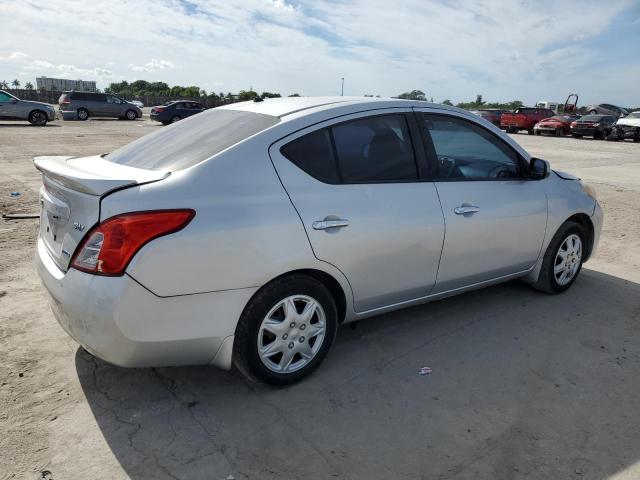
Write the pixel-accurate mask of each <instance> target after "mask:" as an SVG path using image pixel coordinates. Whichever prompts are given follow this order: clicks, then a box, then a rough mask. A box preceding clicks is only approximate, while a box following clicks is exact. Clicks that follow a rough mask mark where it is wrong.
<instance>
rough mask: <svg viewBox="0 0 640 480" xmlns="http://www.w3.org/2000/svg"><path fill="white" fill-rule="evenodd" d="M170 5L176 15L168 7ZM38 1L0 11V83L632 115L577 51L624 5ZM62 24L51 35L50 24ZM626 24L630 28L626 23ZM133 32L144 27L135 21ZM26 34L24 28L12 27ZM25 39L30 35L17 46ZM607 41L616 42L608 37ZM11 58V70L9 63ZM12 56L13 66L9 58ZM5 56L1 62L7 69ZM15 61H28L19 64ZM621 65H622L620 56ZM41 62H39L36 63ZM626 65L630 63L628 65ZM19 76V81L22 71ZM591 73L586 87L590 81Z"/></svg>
mask: <svg viewBox="0 0 640 480" xmlns="http://www.w3.org/2000/svg"><path fill="white" fill-rule="evenodd" d="M181 5H182V7H181ZM600 5H601V3H600V0H575V1H568V0H567V1H563V2H557V1H554V0H537V1H535V2H533V1H529V0H523V1H518V2H480V1H478V0H447V1H438V2H436V1H431V2H425V1H424V0H401V1H399V2H394V3H393V4H392V5H390V4H389V2H388V1H382V0H350V1H349V2H334V1H329V0H314V1H311V0H302V1H299V2H298V1H296V2H295V3H293V2H292V0H289V1H287V0H244V1H242V2H239V1H235V2H234V1H233V0H225V1H223V0H190V1H189V3H188V4H186V3H185V4H182V2H180V1H179V0H156V1H151V0H146V1H143V0H140V1H137V2H129V1H126V0H94V1H93V2H92V9H91V11H87V10H86V8H84V6H83V5H82V4H81V2H80V3H73V2H68V1H65V0H49V1H47V2H45V3H41V4H38V6H37V7H35V6H33V5H31V4H29V3H26V2H22V1H19V0H4V1H3V2H2V3H0V17H2V18H3V25H2V28H3V45H2V47H1V48H0V53H2V54H3V55H5V60H3V61H2V62H0V78H4V77H6V78H10V77H12V76H14V75H15V72H17V71H20V70H24V71H30V72H33V74H34V76H35V75H41V74H46V75H50V76H53V74H57V72H59V73H60V74H66V75H71V76H73V77H76V78H79V76H82V77H83V78H84V77H85V76H86V77H87V78H86V79H96V80H98V82H99V85H100V86H102V87H104V86H106V85H107V84H108V82H110V81H118V80H123V79H126V80H129V81H132V80H135V79H139V78H144V79H146V80H150V81H155V80H163V81H166V82H168V83H170V84H181V85H193V84H195V85H199V86H200V87H201V88H204V89H206V90H218V87H220V86H222V85H224V88H225V90H231V91H237V90H240V89H247V88H249V87H253V88H254V89H257V90H260V91H262V90H266V91H278V92H281V93H283V94H289V93H293V92H298V93H300V94H307V95H323V94H325V95H326V94H336V93H339V92H340V78H341V77H345V93H347V94H353V95H360V94H365V93H367V94H381V95H396V94H398V93H400V92H403V91H407V90H412V89H414V88H419V89H421V90H423V91H425V92H426V93H427V96H429V97H430V96H433V97H434V98H435V99H436V100H442V99H444V98H450V99H452V100H453V101H454V102H457V101H462V100H470V99H473V98H475V95H476V94H477V93H481V94H483V96H484V98H485V99H487V100H512V99H520V100H523V101H525V102H527V103H529V102H535V101H537V100H540V99H542V98H546V99H549V100H564V97H565V96H566V95H567V94H568V93H569V91H570V90H574V89H579V93H580V94H581V99H580V100H581V103H582V101H583V100H584V101H585V102H589V101H608V102H611V103H616V102H617V103H630V104H640V93H639V91H638V90H637V88H635V85H634V82H629V80H628V78H631V77H629V74H630V73H632V72H635V71H636V70H635V67H634V66H633V64H632V63H631V62H632V60H628V62H629V63H628V64H626V65H625V64H621V65H619V66H617V67H616V68H602V69H601V68H599V67H598V66H597V65H599V64H600V63H604V62H606V61H608V60H609V59H610V57H611V51H610V49H607V48H602V49H600V50H599V49H598V45H597V44H596V45H595V46H594V45H593V44H589V43H588V42H589V41H590V40H592V39H594V38H595V37H596V36H597V35H599V34H601V33H602V32H605V31H607V30H609V29H612V28H616V27H615V26H614V22H615V21H617V19H618V18H620V16H621V15H620V14H621V13H622V12H624V11H625V9H628V7H629V6H633V5H634V4H633V2H631V1H630V0H610V1H609V2H608V3H607V8H606V9H603V8H600ZM60 11H64V12H65V21H66V22H68V23H69V24H73V25H74V29H73V48H69V38H70V37H69V34H68V32H63V31H61V30H60V25H59V22H58V18H59V12H60ZM633 18H634V16H631V19H633ZM141 19H144V21H143V22H141ZM25 26H28V27H25ZM25 28H28V29H32V31H34V32H36V31H37V32H38V35H31V36H30V42H29V44H28V46H25V43H24V41H23V40H22V39H23V38H24V34H25ZM614 31H615V30H614ZM20 51H24V52H25V53H24V54H23V55H24V57H16V58H12V57H11V55H14V54H16V53H20ZM9 52H13V54H11V53H9ZM6 55H9V58H7V57H6ZM27 55H28V57H27ZM629 58H633V57H631V56H630V57H629ZM38 62H40V63H38ZM636 65H637V63H636ZM27 68H28V70H26V69H27ZM594 70H597V71H598V78H601V77H604V81H599V82H596V81H594V80H593V78H594V77H593V72H594Z"/></svg>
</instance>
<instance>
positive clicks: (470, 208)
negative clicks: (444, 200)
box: [453, 204, 480, 215]
mask: <svg viewBox="0 0 640 480" xmlns="http://www.w3.org/2000/svg"><path fill="white" fill-rule="evenodd" d="M453 211H454V212H455V214H456V215H465V214H467V213H476V212H479V211H480V207H476V206H475V205H468V204H463V205H460V206H459V207H456V208H454V209H453Z"/></svg>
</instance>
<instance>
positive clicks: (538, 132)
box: [534, 130, 542, 135]
mask: <svg viewBox="0 0 640 480" xmlns="http://www.w3.org/2000/svg"><path fill="white" fill-rule="evenodd" d="M534 133H535V134H536V135H542V133H541V132H540V130H535V131H534Z"/></svg>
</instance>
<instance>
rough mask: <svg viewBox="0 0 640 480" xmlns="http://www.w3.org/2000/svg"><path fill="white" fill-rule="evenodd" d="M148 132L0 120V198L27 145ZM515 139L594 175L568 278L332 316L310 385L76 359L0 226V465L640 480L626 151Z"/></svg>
mask: <svg viewBox="0 0 640 480" xmlns="http://www.w3.org/2000/svg"><path fill="white" fill-rule="evenodd" d="M157 128H162V127H159V126H156V125H153V124H151V122H149V121H137V122H124V121H117V120H114V121H107V120H105V121H98V120H95V121H88V122H86V123H75V122H67V123H64V122H62V121H57V122H55V123H54V124H52V125H51V126H47V127H45V128H34V127H30V126H27V125H26V124H20V123H13V124H11V123H1V124H0V147H1V148H0V172H2V175H0V210H1V211H2V213H7V212H11V213H16V212H36V211H37V191H38V188H39V183H40V178H39V175H38V174H37V172H36V171H35V169H34V168H33V166H32V163H31V158H32V157H33V156H35V155H44V154H77V155H80V154H94V153H102V152H107V151H110V150H112V149H114V148H115V147H118V146H120V145H122V144H124V143H127V142H129V141H130V140H132V139H134V138H136V137H138V136H140V135H143V134H145V133H147V132H150V131H153V130H155V129H157ZM516 139H517V140H518V141H519V142H521V144H522V145H523V146H524V147H525V148H527V149H528V150H529V152H531V153H532V154H534V155H536V156H540V157H543V158H546V159H548V160H550V161H551V162H552V165H553V166H554V168H557V169H561V170H566V171H569V172H572V173H575V174H577V175H579V176H581V177H582V178H584V179H586V180H588V181H589V182H591V183H593V184H595V185H596V187H597V190H598V194H599V197H600V200H601V203H602V205H603V208H604V210H605V215H606V218H605V226H604V231H603V236H602V239H601V243H600V249H599V252H598V253H597V256H596V257H595V258H594V259H593V260H591V261H590V262H589V263H588V264H587V265H586V268H585V270H583V273H582V274H581V277H580V278H579V279H578V281H577V282H576V284H575V285H574V286H573V288H572V289H571V290H570V291H568V292H567V293H565V294H563V295H560V296H546V295H542V294H540V293H537V292H535V291H533V290H531V289H530V288H529V287H527V286H526V285H523V284H521V283H518V282H512V283H508V284H505V285H501V286H497V287H493V288H489V289H485V290H482V291H477V292H473V293H469V294H465V295H462V296H459V297H455V298H451V299H448V300H444V301H440V302H436V303H433V304H430V305H425V306H422V307H416V308H411V309H408V310H404V311H401V312H397V313H393V314H388V315H384V316H381V317H378V318H375V319H371V320H369V321H366V322H362V323H360V324H359V325H358V326H357V328H355V329H352V328H350V327H348V326H347V327H344V328H341V329H340V331H339V334H338V339H337V342H336V345H335V349H334V350H333V352H332V354H331V355H330V356H329V358H328V359H327V361H326V362H325V363H324V365H323V366H322V367H321V368H320V369H319V370H318V371H317V372H316V373H315V374H314V375H313V377H312V378H310V379H309V380H308V381H305V382H303V383H301V384H299V385H296V386H293V387H291V388H287V389H283V390H274V389H269V388H262V387H258V386H255V385H248V384H246V383H245V382H244V381H243V380H242V379H241V378H239V377H238V376H237V375H235V374H233V373H227V372H222V371H218V370H215V369H212V368H207V367H191V368H163V369H137V370H127V369H122V368H118V367H114V366H111V365H108V364H106V363H104V362H102V361H100V360H97V359H95V358H92V357H91V356H89V355H88V354H86V353H85V352H84V351H83V350H81V349H79V348H78V345H77V344H76V343H75V342H73V341H72V340H71V339H70V338H68V337H67V335H66V334H65V333H64V332H63V331H62V329H61V328H60V327H59V326H58V325H57V323H56V322H55V320H54V318H53V316H52V314H51V312H50V310H49V307H48V305H47V303H46V301H45V297H44V295H43V293H42V288H41V286H40V284H39V282H38V279H37V277H36V275H35V273H34V270H33V267H32V256H33V250H34V240H35V237H36V232H37V226H36V221H35V220H12V221H7V220H0V352H2V362H0V374H1V377H2V380H1V382H2V384H1V386H0V431H1V432H2V435H1V436H0V477H1V478H3V479H8V478H11V479H14V478H20V479H22V478H27V479H34V480H35V479H36V478H53V479H56V480H67V479H83V480H84V479H124V478H131V479H134V480H139V479H154V480H159V479H168V478H170V479H177V478H180V479H208V480H209V479H227V478H229V479H231V478H236V479H244V478H252V479H296V478H305V479H306V478H317V479H326V478H345V479H346V478H349V479H373V478H384V479H388V478H393V479H418V478H425V479H426V478H428V479H436V478H440V479H453V478H455V479H480V478H487V479H488V478H491V479H516V478H518V479H520V478H527V479H531V478H535V479H546V480H548V479H569V478H576V479H604V478H611V479H616V480H621V479H627V480H630V479H638V478H640V381H639V380H638V379H639V378H640V324H639V320H640V269H639V267H640V213H639V211H638V208H639V206H640V145H638V144H633V143H608V142H601V141H592V140H574V139H571V138H555V137H550V138H539V137H532V136H527V135H517V136H516ZM13 191H18V192H20V193H21V195H20V196H18V197H15V198H13V197H11V195H10V193H11V192H13ZM422 366H430V367H432V369H433V373H432V374H431V375H428V376H420V375H418V369H419V368H420V367H422ZM46 471H49V472H51V473H50V474H48V473H46ZM43 472H45V473H43Z"/></svg>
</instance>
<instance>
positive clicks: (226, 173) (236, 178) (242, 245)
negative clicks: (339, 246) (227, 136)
mask: <svg viewBox="0 0 640 480" xmlns="http://www.w3.org/2000/svg"><path fill="white" fill-rule="evenodd" d="M267 148H268V144H265V141H264V139H260V136H257V137H254V140H253V141H252V140H251V139H250V140H248V141H245V142H244V143H242V144H240V145H237V146H236V147H233V148H231V149H229V150H227V151H226V152H223V153H221V154H220V155H218V156H217V157H214V158H213V159H211V160H209V161H207V162H204V163H201V164H200V165H196V166H195V167H192V168H190V169H187V170H183V171H181V172H178V173H174V174H172V175H171V176H170V177H169V178H168V179H166V180H163V181H160V182H156V183H151V184H147V185H140V186H136V187H133V188H128V189H125V190H122V191H119V192H116V193H113V194H111V195H109V196H107V197H106V198H104V199H103V201H102V211H101V219H103V220H104V219H106V218H108V217H111V216H113V215H116V214H118V213H123V212H127V211H137V210H153V209H168V208H193V209H194V210H195V211H196V216H195V217H194V219H193V220H192V221H191V223H190V224H189V225H188V226H187V227H186V228H185V229H184V230H182V231H180V232H177V233H174V234H172V235H169V236H165V237H161V238H158V239H156V240H154V241H152V242H151V243H149V244H147V245H146V246H145V247H143V248H142V249H141V250H140V251H139V252H138V253H137V254H136V255H135V257H134V258H133V260H132V262H131V264H130V265H129V267H128V268H127V273H128V274H129V275H131V276H132V277H133V278H134V279H136V280H137V281H138V282H140V283H141V284H142V285H144V286H145V287H147V288H148V289H149V290H151V291H152V292H153V293H155V294H156V295H160V296H172V295H184V294H192V293H201V292H212V291H220V290H230V289H239V288H250V287H258V286H262V285H264V284H265V283H267V282H268V281H270V280H272V279H273V278H275V277H277V276H279V275H281V274H283V273H286V272H289V271H292V270H297V269H303V268H316V269H319V270H322V271H325V272H326V273H329V274H330V275H332V276H333V277H334V278H336V280H338V282H339V283H340V284H341V285H342V286H343V290H344V291H345V295H346V296H347V298H348V302H350V298H351V293H350V289H349V287H348V283H347V281H346V279H345V278H344V277H343V276H341V274H340V272H339V271H338V270H337V269H335V267H332V266H331V265H329V264H327V263H324V262H320V261H319V260H317V259H316V258H315V257H314V256H313V252H312V250H311V247H310V245H309V241H308V239H307V236H306V234H305V231H304V228H303V226H302V223H301V220H300V218H299V217H298V215H297V213H296V211H295V209H294V208H293V206H292V204H291V202H290V200H289V197H288V196H287V195H286V192H285V190H284V188H283V187H282V185H281V183H280V181H279V179H278V177H277V175H276V173H275V170H274V168H273V165H272V164H271V162H270V160H269V157H268V155H267Z"/></svg>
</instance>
